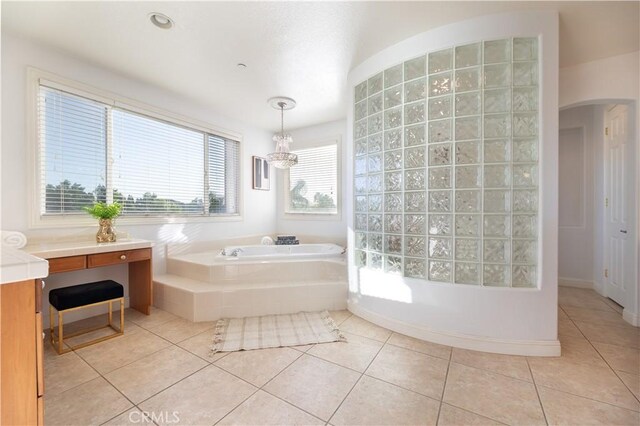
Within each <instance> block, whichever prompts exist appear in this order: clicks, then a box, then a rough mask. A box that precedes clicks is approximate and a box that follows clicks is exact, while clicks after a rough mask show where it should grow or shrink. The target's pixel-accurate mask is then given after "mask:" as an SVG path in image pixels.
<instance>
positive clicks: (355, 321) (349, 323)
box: [340, 315, 391, 342]
mask: <svg viewBox="0 0 640 426" xmlns="http://www.w3.org/2000/svg"><path fill="white" fill-rule="evenodd" d="M340 330H342V331H347V332H349V333H351V334H357V335H358V336H362V337H368V338H369V339H373V340H378V341H380V342H386V341H387V339H388V338H389V336H391V331H389V330H387V329H386V328H382V327H380V326H377V325H375V324H373V323H370V322H369V321H366V320H363V319H362V318H360V317H357V316H355V315H352V316H351V317H349V318H348V319H346V320H345V321H344V322H343V323H342V324H340Z"/></svg>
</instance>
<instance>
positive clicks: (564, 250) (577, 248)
mask: <svg viewBox="0 0 640 426" xmlns="http://www.w3.org/2000/svg"><path fill="white" fill-rule="evenodd" d="M594 115H595V107H594V106H583V107H576V108H570V109H567V110H564V111H561V112H560V138H559V141H558V142H559V163H560V170H559V199H560V205H559V217H560V218H559V221H558V278H559V279H560V280H561V282H564V281H566V282H567V284H573V285H580V284H588V285H589V286H591V287H593V276H594V274H593V259H594V252H593V243H594V235H595V234H594V221H593V216H594V203H593V202H594V198H595V189H594V165H595V157H594V156H595V154H594V144H595V139H596V138H595V135H594V128H593V124H594ZM565 131H579V132H580V138H581V140H579V141H577V142H578V145H574V144H573V143H574V142H573V141H570V140H569V139H568V138H567V136H564V135H565V133H564V132H565ZM570 143H571V144H572V145H571V146H564V145H563V144H570ZM563 201H564V202H566V204H565V203H563Z"/></svg>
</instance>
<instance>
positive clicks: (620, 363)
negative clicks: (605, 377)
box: [593, 342, 640, 374]
mask: <svg viewBox="0 0 640 426" xmlns="http://www.w3.org/2000/svg"><path fill="white" fill-rule="evenodd" d="M593 346H595V348H596V349H597V350H598V352H600V355H602V356H603V357H604V359H605V361H607V363H608V364H609V365H610V366H611V368H613V369H614V370H620V371H624V372H627V373H631V374H640V350H638V349H632V348H626V347H624V346H616V345H609V344H607V343H600V342H593Z"/></svg>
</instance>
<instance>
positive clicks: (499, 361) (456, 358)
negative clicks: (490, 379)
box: [451, 348, 533, 382]
mask: <svg viewBox="0 0 640 426" xmlns="http://www.w3.org/2000/svg"><path fill="white" fill-rule="evenodd" d="M451 361H452V362H457V363H458V364H463V365H466V366H468V367H475V368H481V369H483V370H490V371H493V372H494V373H500V374H504V375H505V376H509V377H513V378H514V379H520V380H526V381H528V382H532V381H533V379H532V378H531V372H530V371H529V365H527V358H526V357H523V356H513V355H500V354H490V353H487V352H478V351H470V350H466V349H458V348H453V355H452V356H451Z"/></svg>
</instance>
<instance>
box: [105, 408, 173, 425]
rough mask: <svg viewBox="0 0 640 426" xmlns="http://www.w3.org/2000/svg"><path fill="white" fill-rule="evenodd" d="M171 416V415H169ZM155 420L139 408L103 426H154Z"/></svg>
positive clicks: (128, 411)
mask: <svg viewBox="0 0 640 426" xmlns="http://www.w3.org/2000/svg"><path fill="white" fill-rule="evenodd" d="M169 414H170V415H171V413H169ZM153 424H154V423H153V420H152V419H151V417H150V416H149V415H147V414H146V413H143V412H142V411H140V410H139V409H137V408H132V409H130V410H127V411H125V412H124V413H122V414H120V415H119V416H116V417H114V418H113V419H111V420H109V421H108V422H106V423H103V424H102V426H129V425H142V426H145V425H148V426H151V425H153Z"/></svg>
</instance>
